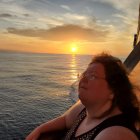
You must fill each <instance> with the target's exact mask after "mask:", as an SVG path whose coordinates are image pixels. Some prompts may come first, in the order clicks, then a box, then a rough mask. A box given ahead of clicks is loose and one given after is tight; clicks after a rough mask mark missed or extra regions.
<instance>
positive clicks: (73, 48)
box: [70, 43, 77, 53]
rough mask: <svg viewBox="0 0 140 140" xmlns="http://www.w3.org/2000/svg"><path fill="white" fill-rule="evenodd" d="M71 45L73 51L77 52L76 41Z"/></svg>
mask: <svg viewBox="0 0 140 140" xmlns="http://www.w3.org/2000/svg"><path fill="white" fill-rule="evenodd" d="M70 46H71V52H72V53H76V52H77V44H76V43H72V44H71V45H70Z"/></svg>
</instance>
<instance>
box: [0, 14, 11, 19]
mask: <svg viewBox="0 0 140 140" xmlns="http://www.w3.org/2000/svg"><path fill="white" fill-rule="evenodd" d="M5 17H6V18H10V17H13V15H11V14H8V13H2V14H0V18H5Z"/></svg>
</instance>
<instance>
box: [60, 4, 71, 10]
mask: <svg viewBox="0 0 140 140" xmlns="http://www.w3.org/2000/svg"><path fill="white" fill-rule="evenodd" d="M60 7H62V8H63V9H65V10H69V11H71V9H70V7H69V6H67V5H61V6H60Z"/></svg>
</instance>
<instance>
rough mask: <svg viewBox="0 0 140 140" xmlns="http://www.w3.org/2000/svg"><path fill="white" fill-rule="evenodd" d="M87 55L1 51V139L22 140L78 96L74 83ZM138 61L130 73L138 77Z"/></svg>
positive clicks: (139, 76) (67, 106)
mask: <svg viewBox="0 0 140 140" xmlns="http://www.w3.org/2000/svg"><path fill="white" fill-rule="evenodd" d="M91 58H92V56H90V55H60V54H31V53H8V52H0V140H24V139H25V137H26V136H27V134H29V133H30V131H31V130H33V129H34V128H35V127H36V126H38V125H39V124H41V123H43V122H46V121H48V120H50V119H52V118H54V117H57V116H59V115H60V114H62V113H63V112H65V111H66V110H67V109H68V108H69V107H70V106H71V105H72V104H74V102H75V101H76V100H77V95H76V94H75V88H74V86H73V85H74V84H75V81H76V80H77V75H78V74H79V73H81V72H83V70H84V69H85V68H86V67H87V65H88V63H89V62H90V60H91ZM139 72H140V64H138V65H137V67H136V68H135V70H134V72H132V76H133V77H134V78H133V79H134V81H135V82H136V83H139V81H140V74H139Z"/></svg>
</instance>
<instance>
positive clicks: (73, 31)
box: [7, 25, 109, 42]
mask: <svg viewBox="0 0 140 140" xmlns="http://www.w3.org/2000/svg"><path fill="white" fill-rule="evenodd" d="M7 31H8V33H12V34H16V35H21V36H27V37H39V38H41V39H45V40H49V41H73V40H80V41H91V42H92V41H94V42H98V41H100V42H101V41H105V38H106V36H107V35H108V34H109V31H104V30H99V29H91V28H85V27H82V26H78V25H63V26H57V27H54V28H50V29H47V30H44V29H38V28H34V29H16V28H7Z"/></svg>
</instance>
